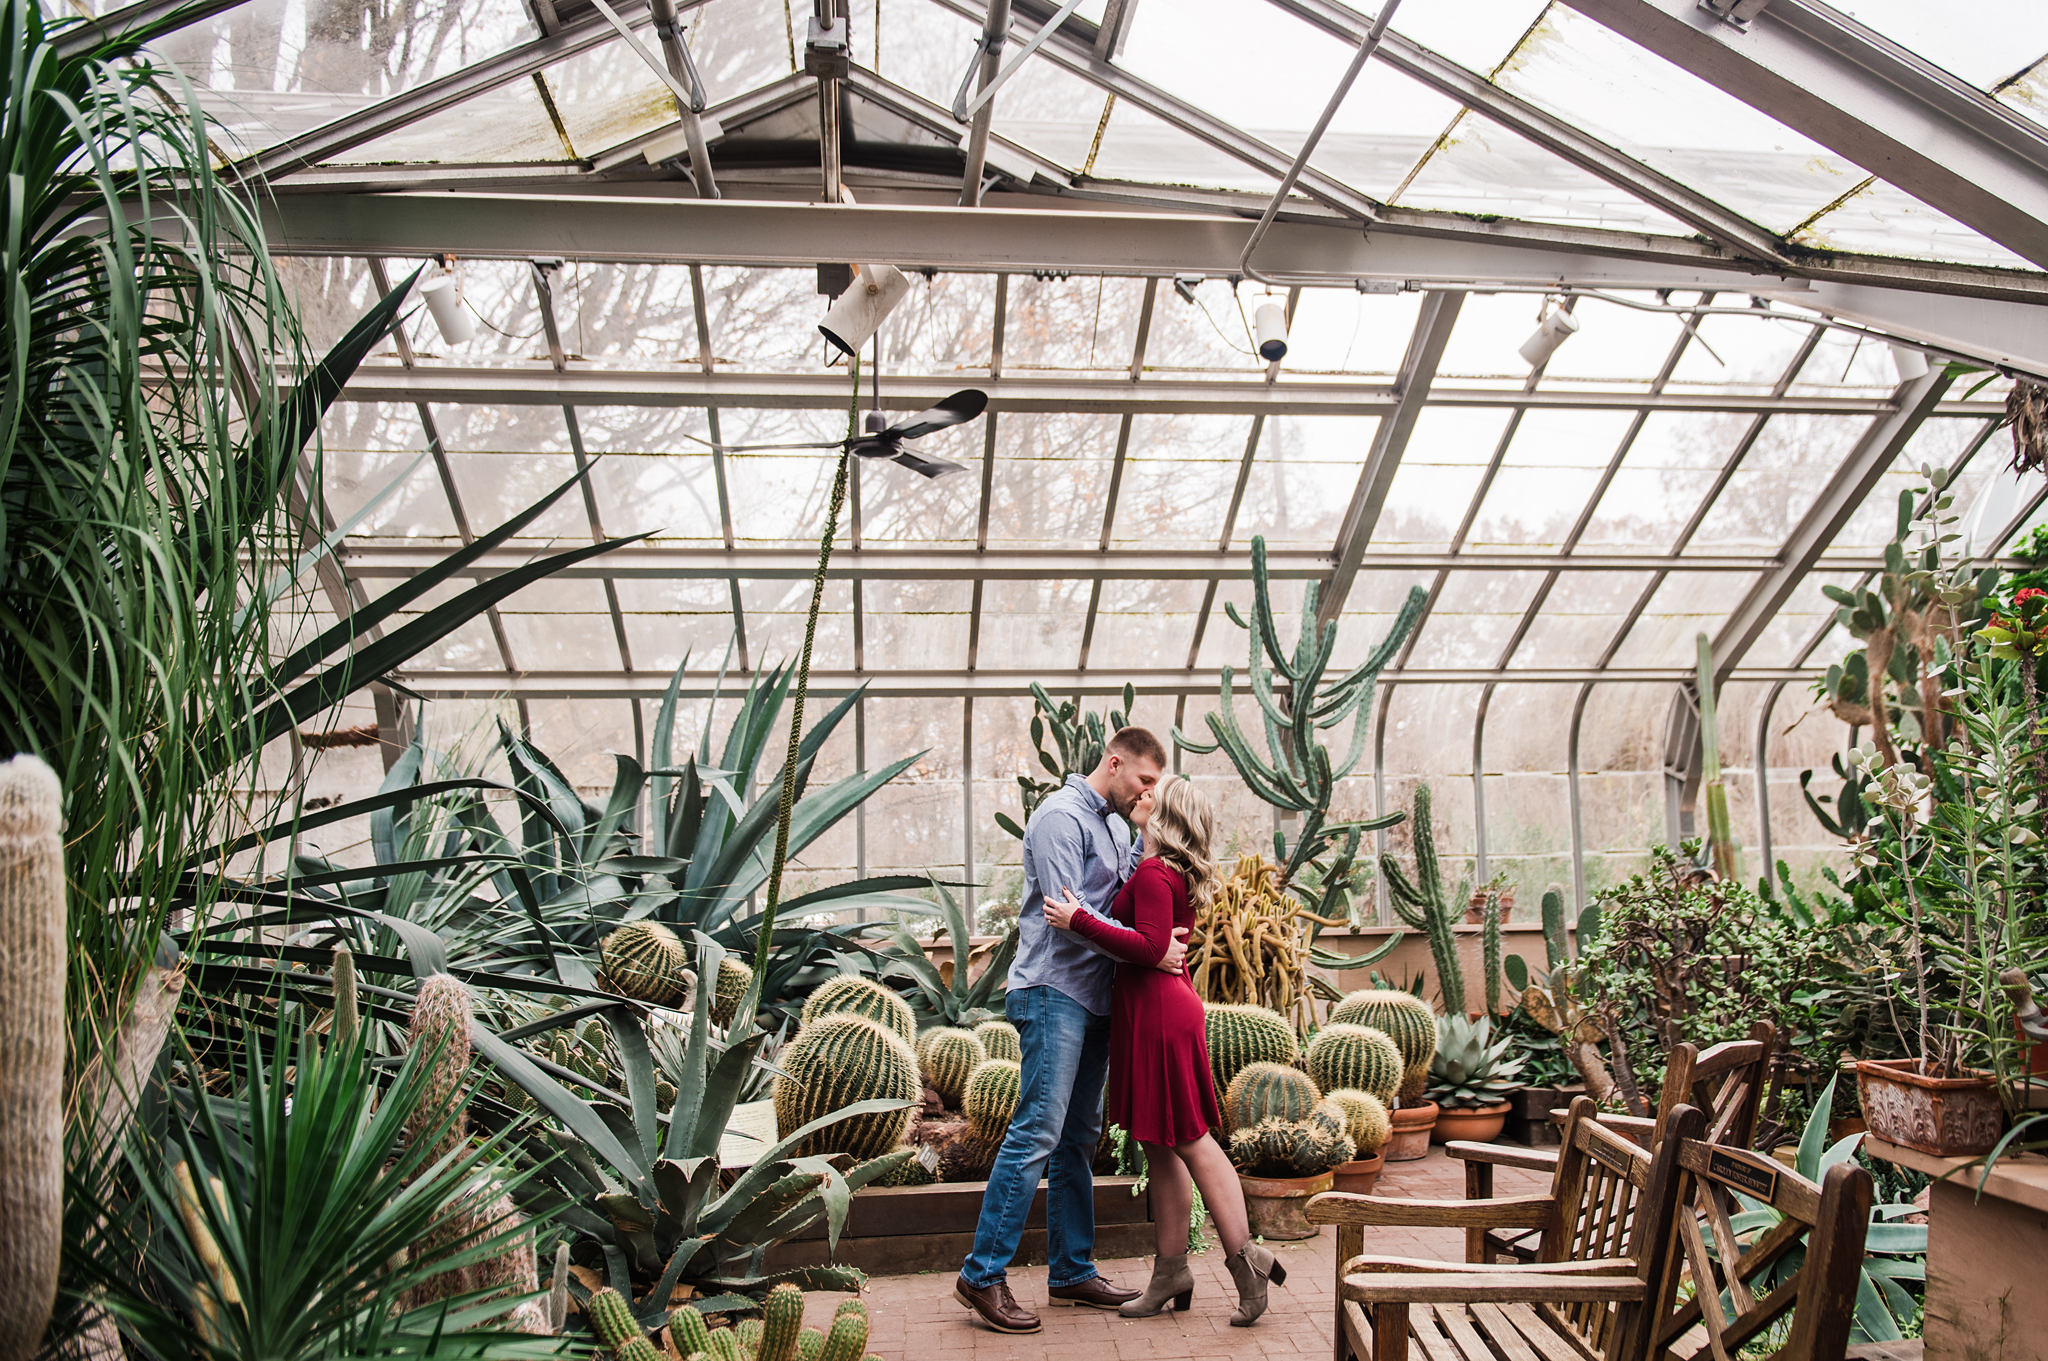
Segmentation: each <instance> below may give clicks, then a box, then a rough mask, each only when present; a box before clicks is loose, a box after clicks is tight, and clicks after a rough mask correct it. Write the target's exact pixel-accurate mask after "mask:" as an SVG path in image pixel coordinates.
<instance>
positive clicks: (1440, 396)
mask: <svg viewBox="0 0 2048 1361" xmlns="http://www.w3.org/2000/svg"><path fill="white" fill-rule="evenodd" d="M294 378H295V375H293V374H290V373H287V372H280V373H279V375H278V381H279V382H280V383H289V382H291V381H293V380H294ZM1398 382H1399V380H1398V379H1397V380H1396V384H1398ZM959 383H960V380H959V379H958V377H957V376H954V375H951V374H946V375H937V376H919V375H915V374H904V375H902V376H900V377H897V378H895V379H894V380H893V381H892V382H891V383H890V384H889V387H888V389H887V390H885V391H884V392H883V393H882V406H883V408H884V409H885V410H898V411H916V410H920V409H922V408H924V407H926V406H929V405H931V404H932V403H933V402H935V401H937V400H938V399H939V398H941V397H943V396H945V395H946V394H947V393H949V392H951V391H953V390H954V389H956V388H957V387H958V386H959ZM976 386H978V387H981V388H982V389H983V390H984V391H985V392H987V393H988V398H989V405H988V409H989V410H990V411H992V412H997V413H1010V412H1059V413H1067V414H1074V413H1080V414H1088V415H1112V416H1115V415H1124V414H1127V413H1136V414H1139V415H1145V414H1154V415H1162V416H1381V417H1396V416H1399V415H1401V414H1402V408H1403V406H1404V401H1403V395H1402V393H1401V391H1400V390H1399V388H1398V386H1395V385H1389V384H1386V383H1379V382H1370V381H1361V380H1358V379H1350V380H1334V381H1327V380H1307V379H1304V380H1298V381H1295V380H1290V381H1287V382H1274V383H1268V382H1266V381H1265V380H1264V378H1263V377H1260V378H1257V379H1216V380H1205V379H1199V378H1180V377H1156V376H1155V377H1150V378H1147V379H1146V380H1145V381H1144V382H1142V383H1132V382H1130V381H1128V380H1127V379H1123V378H1072V377H1066V376H1051V377H1040V376H1038V375H1035V374H1020V375H1012V376H1009V377H1003V378H995V379H991V380H989V381H988V382H986V383H978V384H977V385H976ZM1411 391H1412V388H1411ZM343 395H344V397H345V398H347V399H348V400H350V401H360V402H474V403H481V404H485V405H489V406H622V407H699V406H701V407H711V408H714V409H715V408H720V407H729V408H738V409H750V410H792V411H837V412H843V411H844V410H845V408H846V380H845V378H844V376H843V375H839V374H832V373H732V372H719V371H716V370H715V369H711V368H708V367H705V366H703V365H699V366H698V371H697V372H695V373H692V372H690V371H689V370H688V369H685V368H664V369H628V368H571V369H569V370H568V371H566V372H558V371H556V370H553V369H550V368H539V367H527V366H523V365H522V366H511V365H507V366H503V367H491V368H459V367H455V366H452V365H445V364H439V363H437V364H434V365H433V366H431V367H425V366H423V367H417V368H407V367H405V366H403V365H396V364H390V363H382V364H376V363H372V364H364V365H362V366H361V367H359V368H358V369H356V370H355V371H354V372H353V373H352V374H350V375H349V377H348V379H347V382H346V385H345V386H344V388H343ZM1424 401H1426V402H1427V404H1429V405H1432V406H1456V407H1468V408H1469V407H1491V408H1499V407H1514V408H1516V409H1520V410H1546V409H1547V410H1562V411H1698V412H1711V413H1727V412H1738V413H1755V414H1770V415H1795V416H1871V415H1884V414H1887V413H1889V412H1890V411H1891V409H1892V408H1891V403H1890V402H1889V401H1888V400H1887V399H1885V398H1881V397H1813V396H1785V395H1773V394H1770V393H1728V392H1700V391H1696V390H1692V389H1681V390H1678V391H1666V392H1653V391H1647V390H1642V389H1638V390H1637V391H1634V392H1628V391H1614V390H1607V391H1597V390H1583V389H1571V388H1563V389H1553V390H1546V391H1534V392H1528V391H1523V390H1521V389H1518V388H1491V387H1437V386H1434V385H1432V386H1430V387H1429V388H1428V390H1427V392H1426V393H1425V394H1424V396H1423V398H1421V399H1416V398H1412V397H1411V398H1409V399H1408V400H1407V401H1406V403H1405V405H1406V406H1407V408H1408V410H1409V411H1410V412H1415V411H1417V410H1418V409H1419V406H1420V405H1421V404H1422V402H1424ZM2002 410H2003V408H2002V406H2001V404H2000V403H1998V402H1994V401H1981V400H1980V401H1974V402H1967V403H1966V402H1960V401H1958V402H1947V403H1944V404H1943V405H1942V407H1941V409H1940V411H1939V412H1938V413H1937V414H1939V415H1943V416H1992V415H1995V414H1997V413H1999V412H2000V411H2002Z"/></svg>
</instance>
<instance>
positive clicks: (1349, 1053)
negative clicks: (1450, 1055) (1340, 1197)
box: [1206, 994, 1434, 1177]
mask: <svg viewBox="0 0 2048 1361" xmlns="http://www.w3.org/2000/svg"><path fill="white" fill-rule="evenodd" d="M1404 995H1405V994H1404ZM1206 1031H1207V1036H1208V1041H1209V1061H1210V1065H1211V1068H1212V1070H1213V1076H1214V1077H1215V1078H1216V1082H1217V1091H1218V1093H1219V1098H1218V1104H1219V1106H1220V1107H1221V1113H1222V1116H1223V1129H1224V1132H1225V1133H1226V1135H1227V1136H1228V1141H1227V1144H1226V1148H1227V1149H1228V1151H1229V1153H1230V1160H1231V1162H1232V1163H1233V1164H1234V1165H1236V1167H1237V1168H1238V1170H1239V1171H1241V1172H1244V1173H1245V1174H1247V1175H1249V1176H1263V1177H1309V1176H1318V1175H1320V1174H1322V1173H1323V1172H1326V1171H1328V1170H1329V1169H1331V1168H1332V1167H1335V1166H1336V1165H1338V1164H1339V1163H1344V1162H1349V1161H1351V1160H1352V1159H1353V1158H1369V1157H1372V1156H1374V1155H1376V1154H1377V1153H1378V1152H1379V1150H1380V1149H1381V1148H1382V1147H1384V1146H1385V1144H1386V1142H1387V1138H1388V1136H1389V1135H1390V1134H1391V1132H1392V1127H1391V1124H1390V1121H1389V1117H1388V1114H1387V1111H1388V1108H1389V1107H1390V1106H1391V1105H1392V1104H1393V1103H1394V1100H1395V1094H1396V1092H1397V1091H1398V1090H1399V1087H1400V1083H1401V1081H1402V1078H1403V1076H1404V1073H1405V1069H1406V1055H1405V1054H1404V1053H1403V1052H1402V1050H1401V1048H1400V1046H1399V1045H1397V1044H1396V1043H1395V1042H1394V1040H1393V1038H1392V1037H1391V1036H1389V1035H1387V1034H1386V1033H1385V1032H1383V1031H1381V1030H1378V1029H1375V1028H1373V1027H1372V1026H1369V1025H1364V1024H1360V1023H1358V1022H1357V1021H1356V1020H1355V1019H1354V1020H1352V1021H1348V1022H1337V1023H1333V1024H1331V1025H1327V1026H1325V1027H1323V1028H1322V1029H1321V1030H1320V1031H1318V1032H1317V1033H1316V1035H1315V1037H1314V1038H1313V1039H1311V1040H1310V1041H1309V1045H1308V1048H1307V1049H1306V1051H1303V1050H1301V1049H1300V1047H1299V1046H1298V1045H1297V1044H1296V1043H1295V1039H1294V1029H1293V1027H1292V1026H1290V1025H1289V1024H1288V1023H1287V1022H1286V1020H1285V1019H1284V1018H1283V1017H1281V1016H1280V1015H1279V1014H1278V1013H1277V1012H1273V1011H1268V1010H1266V1009H1265V1008H1262V1007H1251V1006H1241V1005H1225V1006H1212V1007H1209V1008H1208V1019H1207V1025H1206ZM1432 1033H1434V1032H1433V1031H1432ZM1426 1062H1427V1061H1426V1060H1425V1063H1426ZM1425 1071H1426V1070H1425Z"/></svg>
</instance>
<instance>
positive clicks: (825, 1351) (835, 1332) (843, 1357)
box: [818, 1301, 868, 1361]
mask: <svg viewBox="0 0 2048 1361" xmlns="http://www.w3.org/2000/svg"><path fill="white" fill-rule="evenodd" d="M849 1303H858V1301H849ZM867 1349H868V1311H867V1309H866V1308H865V1307H863V1308H860V1309H857V1310H856V1309H848V1308H846V1307H845V1306H844V1305H842V1306H841V1307H840V1310H839V1312H838V1313H836V1314H834V1315H833V1316H832V1326H831V1327H830V1328H829V1329H827V1330H826V1332H825V1345H824V1346H822V1347H820V1348H819V1349H818V1361H861V1357H862V1356H864V1355H865V1354H866V1353H867Z"/></svg>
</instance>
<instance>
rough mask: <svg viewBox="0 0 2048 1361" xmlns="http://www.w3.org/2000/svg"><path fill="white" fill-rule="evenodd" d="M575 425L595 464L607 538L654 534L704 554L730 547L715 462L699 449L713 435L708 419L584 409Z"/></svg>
mask: <svg viewBox="0 0 2048 1361" xmlns="http://www.w3.org/2000/svg"><path fill="white" fill-rule="evenodd" d="M576 419H577V424H578V427H579V428H580V429H581V430H582V432H583V447H584V449H585V450H586V451H587V452H588V453H589V454H590V455H591V457H592V459H593V460H594V461H595V466H593V467H592V468H591V470H590V485H591V488H592V491H593V493H594V494H595V496H596V498H597V508H598V516H599V518H600V520H601V521H602V523H603V526H604V532H605V533H606V534H608V535H611V536H614V537H617V536H619V535H624V534H646V533H650V532H651V533H653V534H655V535H657V536H658V538H659V540H661V541H663V542H674V543H688V544H695V545H698V546H708V545H710V544H722V543H723V542H724V530H723V528H722V526H721V525H720V523H719V518H718V479H717V475H716V472H715V470H714V469H713V467H712V461H711V454H710V453H709V451H707V450H706V449H705V448H704V446H703V445H701V444H699V443H697V442H696V440H701V439H704V438H706V437H707V436H708V433H709V432H708V430H707V427H706V424H705V420H704V413H703V412H702V411H694V410H689V409H664V408H660V407H644V406H637V407H625V406H600V407H578V408H577V409H576ZM692 437H694V438H692ZM600 455H602V457H600ZM570 494H571V495H572V496H574V495H576V494H577V493H574V492H572V493H570Z"/></svg>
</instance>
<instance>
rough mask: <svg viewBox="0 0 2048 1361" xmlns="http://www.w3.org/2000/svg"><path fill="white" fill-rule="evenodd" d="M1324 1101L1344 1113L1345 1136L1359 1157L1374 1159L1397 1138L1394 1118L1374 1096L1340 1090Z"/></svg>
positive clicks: (1348, 1089) (1326, 1097)
mask: <svg viewBox="0 0 2048 1361" xmlns="http://www.w3.org/2000/svg"><path fill="white" fill-rule="evenodd" d="M1323 1101H1324V1103H1325V1104H1327V1105H1331V1106H1335V1107H1336V1108H1337V1109H1338V1110H1339V1111H1340V1112H1342V1113H1343V1116H1344V1133H1345V1134H1346V1135H1348V1136H1349V1137H1350V1139H1351V1142H1352V1143H1353V1144H1354V1145H1356V1146H1357V1149H1358V1156H1359V1157H1361V1158H1370V1157H1372V1156H1373V1155H1374V1154H1375V1153H1378V1152H1379V1151H1380V1150H1381V1149H1382V1148H1385V1147H1386V1146H1387V1140H1388V1139H1390V1138H1392V1137H1393V1133H1394V1124H1393V1117H1391V1116H1390V1115H1388V1114H1387V1106H1386V1103H1385V1102H1384V1101H1381V1100H1380V1099H1379V1097H1377V1096H1375V1095H1374V1094H1373V1093H1371V1092H1361V1091H1357V1090H1354V1089H1350V1088H1339V1089H1338V1090H1336V1091H1334V1092H1331V1093H1330V1094H1329V1095H1327V1096H1325V1097H1324V1098H1323Z"/></svg>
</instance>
